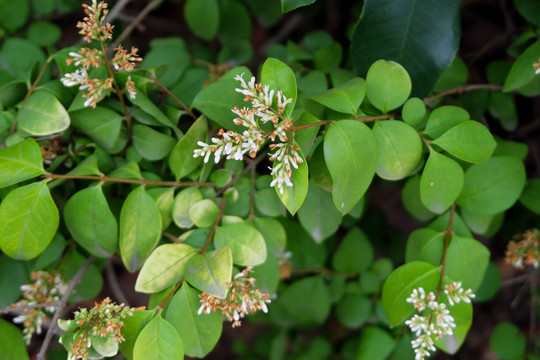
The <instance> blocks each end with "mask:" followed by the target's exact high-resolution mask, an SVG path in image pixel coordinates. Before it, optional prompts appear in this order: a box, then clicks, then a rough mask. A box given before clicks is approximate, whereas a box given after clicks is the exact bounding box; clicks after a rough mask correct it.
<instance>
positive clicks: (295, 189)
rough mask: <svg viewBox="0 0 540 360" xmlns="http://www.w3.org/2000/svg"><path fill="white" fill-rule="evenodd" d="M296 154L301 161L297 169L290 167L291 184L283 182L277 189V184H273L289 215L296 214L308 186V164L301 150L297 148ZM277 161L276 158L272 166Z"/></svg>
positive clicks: (276, 163)
mask: <svg viewBox="0 0 540 360" xmlns="http://www.w3.org/2000/svg"><path fill="white" fill-rule="evenodd" d="M297 152H298V155H300V157H301V158H302V162H301V163H300V164H297V165H298V169H294V168H293V169H291V170H292V176H291V182H292V184H293V186H287V185H286V184H283V187H282V188H281V189H278V187H277V185H276V186H274V188H275V189H276V193H277V195H278V197H279V199H280V200H281V202H282V203H283V205H285V207H286V208H287V210H289V212H290V213H291V215H294V214H296V212H297V211H298V209H300V207H301V206H302V203H303V202H304V200H305V198H306V195H307V192H308V186H309V180H308V165H307V162H306V158H305V157H304V154H302V151H301V150H297ZM278 164H279V162H278V161H277V160H276V161H275V162H274V167H275V166H277V165H278ZM275 179H276V174H274V180H275Z"/></svg>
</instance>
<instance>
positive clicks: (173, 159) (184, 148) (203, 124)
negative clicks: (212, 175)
mask: <svg viewBox="0 0 540 360" xmlns="http://www.w3.org/2000/svg"><path fill="white" fill-rule="evenodd" d="M207 132H208V124H207V121H206V117H205V116H200V117H199V118H198V119H197V121H195V122H194V123H193V124H192V125H191V126H190V128H189V130H188V131H187V132H186V134H185V135H184V136H183V137H182V138H181V139H180V141H179V142H178V143H177V144H176V145H175V147H174V148H173V149H172V151H171V155H170V157H169V167H170V168H171V171H172V172H173V174H174V175H175V176H176V180H179V179H180V178H182V177H183V176H186V175H187V174H189V173H190V172H192V171H193V170H195V169H196V168H197V167H198V166H199V165H200V164H201V161H202V158H201V157H197V158H194V157H193V150H195V149H196V148H197V147H198V145H197V142H199V141H205V140H206V134H207Z"/></svg>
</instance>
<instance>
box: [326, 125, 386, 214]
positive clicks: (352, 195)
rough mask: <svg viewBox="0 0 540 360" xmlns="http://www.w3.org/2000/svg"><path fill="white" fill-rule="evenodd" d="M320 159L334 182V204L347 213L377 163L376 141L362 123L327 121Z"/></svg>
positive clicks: (368, 180) (364, 189)
mask: <svg viewBox="0 0 540 360" xmlns="http://www.w3.org/2000/svg"><path fill="white" fill-rule="evenodd" d="M324 158H325V159H326V165H327V166H328V170H329V171H330V174H331V175H332V179H333V182H334V185H333V188H332V195H333V199H334V205H335V206H336V208H337V209H338V210H339V211H340V212H341V213H342V214H346V213H348V212H349V211H350V210H351V209H352V208H353V207H354V206H355V205H356V203H357V202H358V201H360V198H361V197H362V196H364V193H365V192H366V190H367V188H368V187H369V185H370V184H371V180H372V179H373V175H375V170H376V169H377V162H378V148H377V141H376V139H375V136H374V135H373V132H372V131H371V130H370V129H369V128H368V127H367V126H366V125H364V124H363V123H361V122H359V121H353V120H344V121H337V122H335V123H332V124H330V126H329V127H328V131H327V133H326V137H325V139H324Z"/></svg>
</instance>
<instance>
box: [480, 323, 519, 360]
mask: <svg viewBox="0 0 540 360" xmlns="http://www.w3.org/2000/svg"><path fill="white" fill-rule="evenodd" d="M489 346H490V347H491V349H492V350H493V352H494V353H495V354H497V356H499V357H500V358H502V359H505V360H518V359H521V358H523V355H524V354H525V350H526V348H527V339H526V338H525V335H523V333H522V332H521V331H520V330H519V328H518V327H517V326H516V325H514V324H512V323H509V322H502V323H500V324H498V325H497V327H495V330H493V332H492V333H491V337H490V339H489Z"/></svg>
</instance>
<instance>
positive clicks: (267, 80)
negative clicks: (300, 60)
mask: <svg viewBox="0 0 540 360" xmlns="http://www.w3.org/2000/svg"><path fill="white" fill-rule="evenodd" d="M261 84H263V85H268V86H270V89H272V90H275V91H276V92H277V91H281V92H282V93H283V95H285V97H287V99H292V101H291V103H290V104H287V106H286V107H285V111H284V112H283V116H284V117H286V118H288V117H290V116H291V114H292V111H293V109H294V105H295V104H296V95H297V93H296V77H295V76H294V73H293V71H292V70H291V68H290V67H289V66H287V64H285V63H284V62H282V61H281V60H278V59H274V58H268V59H267V60H266V61H265V62H264V64H263V66H262V70H261Z"/></svg>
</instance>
